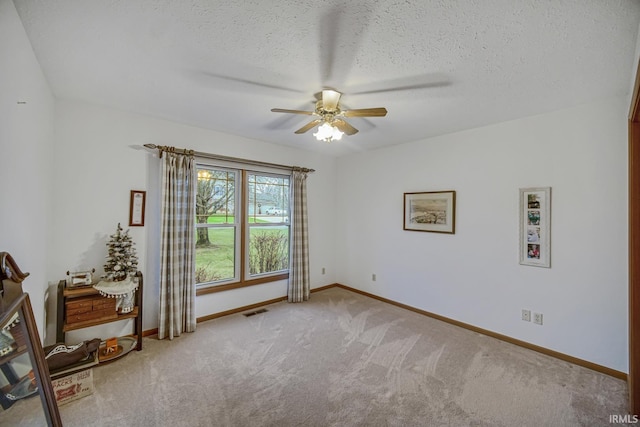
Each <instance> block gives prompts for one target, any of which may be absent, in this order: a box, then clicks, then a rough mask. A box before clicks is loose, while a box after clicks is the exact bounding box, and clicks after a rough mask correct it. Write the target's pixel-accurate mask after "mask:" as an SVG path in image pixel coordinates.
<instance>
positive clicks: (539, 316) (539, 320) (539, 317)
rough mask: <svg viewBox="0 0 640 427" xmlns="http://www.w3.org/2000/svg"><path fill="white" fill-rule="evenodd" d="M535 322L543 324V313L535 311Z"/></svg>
mask: <svg viewBox="0 0 640 427" xmlns="http://www.w3.org/2000/svg"><path fill="white" fill-rule="evenodd" d="M533 323H535V324H536V325H542V313H533Z"/></svg>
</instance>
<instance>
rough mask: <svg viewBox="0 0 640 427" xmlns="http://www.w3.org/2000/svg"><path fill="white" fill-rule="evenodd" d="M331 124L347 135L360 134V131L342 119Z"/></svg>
mask: <svg viewBox="0 0 640 427" xmlns="http://www.w3.org/2000/svg"><path fill="white" fill-rule="evenodd" d="M331 124H332V125H333V126H335V127H337V128H338V129H339V130H341V131H342V132H344V133H346V134H347V135H355V134H356V133H358V129H356V128H354V127H353V126H351V125H350V124H349V123H347V122H345V121H344V120H342V119H335V120H334V121H333V122H332V123H331Z"/></svg>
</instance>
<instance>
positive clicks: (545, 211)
mask: <svg viewBox="0 0 640 427" xmlns="http://www.w3.org/2000/svg"><path fill="white" fill-rule="evenodd" d="M520 264H522V265H532V266H536V267H547V268H550V267H551V187H536V188H521V189H520Z"/></svg>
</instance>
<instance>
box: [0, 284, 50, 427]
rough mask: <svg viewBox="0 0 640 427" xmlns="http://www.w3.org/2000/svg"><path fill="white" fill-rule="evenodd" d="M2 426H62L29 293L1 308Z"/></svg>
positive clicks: (0, 380)
mask: <svg viewBox="0 0 640 427" xmlns="http://www.w3.org/2000/svg"><path fill="white" fill-rule="evenodd" d="M3 309H4V310H3ZM0 425H29V426H47V425H48V426H61V425H62V422H61V420H60V414H59V412H58V406H57V404H56V401H55V398H54V395H53V388H52V385H51V378H50V377H49V370H48V367H47V365H46V361H45V359H44V351H43V350H42V346H41V344H40V337H39V335H38V331H37V328H36V324H35V321H34V318H33V311H32V309H31V302H30V300H29V295H28V294H26V293H23V294H22V295H20V296H19V297H18V298H17V299H15V300H14V301H13V302H11V303H10V305H9V306H8V307H7V306H6V305H5V306H4V307H0Z"/></svg>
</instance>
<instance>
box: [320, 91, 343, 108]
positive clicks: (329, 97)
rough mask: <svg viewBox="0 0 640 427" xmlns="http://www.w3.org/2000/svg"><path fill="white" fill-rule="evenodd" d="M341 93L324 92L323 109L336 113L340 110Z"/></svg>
mask: <svg viewBox="0 0 640 427" xmlns="http://www.w3.org/2000/svg"><path fill="white" fill-rule="evenodd" d="M341 95H342V94H341V93H340V92H336V91H335V90H331V89H325V90H323V91H322V108H323V109H325V110H327V111H335V110H336V108H338V102H339V101H340V96H341Z"/></svg>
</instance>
